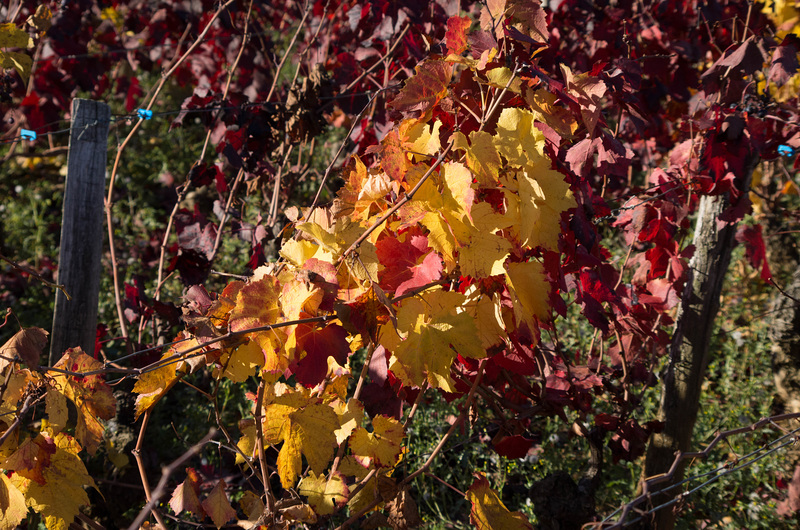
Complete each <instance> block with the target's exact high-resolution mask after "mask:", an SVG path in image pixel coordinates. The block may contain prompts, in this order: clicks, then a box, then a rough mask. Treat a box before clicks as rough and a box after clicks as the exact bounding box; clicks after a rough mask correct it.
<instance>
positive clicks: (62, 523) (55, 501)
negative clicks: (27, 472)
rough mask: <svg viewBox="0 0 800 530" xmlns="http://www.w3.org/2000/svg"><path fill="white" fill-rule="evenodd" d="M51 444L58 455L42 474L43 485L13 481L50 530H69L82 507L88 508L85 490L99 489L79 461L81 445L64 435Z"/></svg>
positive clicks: (19, 477)
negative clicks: (85, 487) (89, 488)
mask: <svg viewBox="0 0 800 530" xmlns="http://www.w3.org/2000/svg"><path fill="white" fill-rule="evenodd" d="M42 434H43V435H46V434H45V433H42ZM52 440H53V442H54V443H55V446H56V451H55V453H54V454H53V455H52V456H51V457H50V465H49V466H47V467H46V468H45V469H44V470H43V475H44V481H45V483H44V484H39V483H38V482H36V481H34V480H31V479H28V478H25V477H23V476H22V475H19V474H17V473H15V474H14V475H12V476H11V477H10V480H11V483H12V484H13V485H14V486H15V487H16V488H17V489H19V490H20V491H21V492H22V493H23V494H24V495H25V499H26V501H25V502H26V504H27V505H28V507H30V508H33V510H34V511H36V512H39V513H40V514H42V516H43V518H44V522H45V525H46V526H47V529H48V530H67V529H68V528H69V525H70V524H71V523H72V520H73V519H74V518H75V516H76V515H77V514H78V512H79V511H80V507H81V506H85V505H88V504H89V496H88V495H87V494H86V491H85V490H84V486H91V487H96V485H95V483H94V480H92V477H91V476H89V473H88V472H87V471H86V467H85V466H84V465H83V462H82V461H81V459H80V458H79V457H78V452H80V450H81V446H80V444H78V442H77V441H76V440H75V439H74V438H72V437H71V436H68V435H66V434H64V433H58V434H57V435H55V437H53V439H52Z"/></svg>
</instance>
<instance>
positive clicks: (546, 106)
mask: <svg viewBox="0 0 800 530" xmlns="http://www.w3.org/2000/svg"><path fill="white" fill-rule="evenodd" d="M557 100H558V96H557V95H556V94H553V93H552V92H550V91H549V90H546V89H544V88H540V89H539V90H536V91H527V92H526V93H525V101H526V102H527V103H528V105H530V106H531V109H533V115H534V117H535V119H536V120H537V121H542V122H545V123H546V124H547V125H549V126H550V127H552V128H553V130H555V131H556V132H557V133H558V135H559V136H561V137H562V138H565V139H570V138H572V135H573V133H575V131H576V130H578V120H576V119H575V116H574V115H573V114H572V113H571V112H570V111H569V109H567V108H564V107H561V106H559V105H558V104H556V101H557Z"/></svg>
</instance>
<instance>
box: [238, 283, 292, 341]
mask: <svg viewBox="0 0 800 530" xmlns="http://www.w3.org/2000/svg"><path fill="white" fill-rule="evenodd" d="M280 295H281V286H280V283H279V282H278V279H277V278H275V277H274V276H264V277H262V278H261V279H260V280H257V281H254V282H250V283H248V284H247V285H245V286H244V287H242V288H241V289H240V290H239V292H238V293H237V295H236V305H235V306H234V308H233V309H232V310H231V313H230V317H229V322H230V326H231V331H246V330H248V329H251V328H256V327H260V326H268V325H270V324H275V323H276V322H277V321H278V318H279V317H280V316H281V309H280V305H279V303H278V298H279V297H280ZM257 333H268V332H263V331H262V332H255V333H253V334H251V335H255V334H257Z"/></svg>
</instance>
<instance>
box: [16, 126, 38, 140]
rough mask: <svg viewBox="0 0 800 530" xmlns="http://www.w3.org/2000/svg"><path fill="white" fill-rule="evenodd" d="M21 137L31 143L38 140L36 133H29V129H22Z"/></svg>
mask: <svg viewBox="0 0 800 530" xmlns="http://www.w3.org/2000/svg"><path fill="white" fill-rule="evenodd" d="M19 135H20V136H21V137H22V139H23V140H28V141H29V142H32V141H34V140H36V131H29V130H28V129H20V131H19Z"/></svg>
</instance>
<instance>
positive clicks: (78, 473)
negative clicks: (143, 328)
mask: <svg viewBox="0 0 800 530" xmlns="http://www.w3.org/2000/svg"><path fill="white" fill-rule="evenodd" d="M42 339H44V340H42ZM45 343H46V332H44V331H43V330H38V329H37V328H30V329H25V330H21V331H20V332H19V333H17V335H15V336H14V337H13V338H12V339H11V340H10V341H9V342H8V343H6V344H5V345H4V346H3V348H2V356H3V359H2V362H3V364H2V366H0V377H1V378H2V380H3V381H5V382H7V385H6V386H5V391H4V392H3V394H2V401H0V439H2V440H3V441H2V444H1V445H0V530H6V529H8V530H10V529H13V528H15V527H16V526H17V525H18V524H20V522H21V521H22V520H23V519H24V518H25V517H26V516H27V513H28V509H29V508H30V509H33V510H34V511H36V512H38V513H40V514H41V515H42V517H43V519H44V522H45V524H46V526H47V528H48V529H49V530H61V529H66V528H68V527H69V526H70V524H71V523H72V521H73V519H74V518H75V516H76V515H77V514H78V510H79V509H80V507H81V506H84V505H87V504H88V503H89V498H88V496H87V494H86V491H85V490H84V487H86V486H92V487H94V486H95V484H94V481H93V480H92V478H91V477H90V476H89V474H88V472H87V470H86V467H85V466H84V464H83V462H82V460H81V458H80V457H79V456H78V454H79V453H80V452H81V450H82V449H86V451H87V452H88V453H89V454H94V453H95V452H96V451H97V448H98V447H99V445H100V443H101V442H102V440H103V432H104V426H103V423H102V421H103V420H108V419H110V418H112V417H113V416H114V414H115V412H116V403H115V401H114V397H113V395H112V392H111V388H110V387H109V386H108V385H107V384H106V383H105V382H104V381H103V380H102V378H101V376H100V375H99V372H100V371H101V370H102V363H99V362H98V361H96V360H95V359H93V358H91V357H89V356H88V355H86V354H85V353H83V352H82V351H81V350H80V349H70V350H67V351H66V352H65V353H64V355H63V356H62V357H61V359H60V360H59V361H58V363H56V365H55V366H54V368H55V371H54V374H55V375H53V376H51V377H48V376H45V375H44V374H43V373H42V372H39V371H38V370H37V369H33V370H32V369H27V368H25V369H24V368H21V366H20V364H19V361H25V362H26V364H28V365H29V366H32V367H34V368H36V365H37V364H38V358H39V355H40V354H41V351H42V349H43V348H44V345H45ZM75 374H78V375H75ZM83 374H86V375H83ZM37 401H44V411H45V413H46V416H47V417H46V418H42V419H41V422H40V423H41V427H40V430H39V432H32V433H31V432H27V431H26V430H24V429H23V428H22V427H21V425H20V424H19V423H18V422H15V421H14V419H15V418H16V417H17V415H18V414H20V413H24V411H22V412H21V410H22V409H25V408H28V407H30V406H31V405H33V404H34V403H35V402H37ZM68 402H72V404H73V406H74V408H75V410H76V411H77V423H76V424H75V426H74V428H75V436H74V437H73V436H70V435H68V434H66V433H65V432H64V430H65V429H66V428H67V423H68V418H69V415H68Z"/></svg>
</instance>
